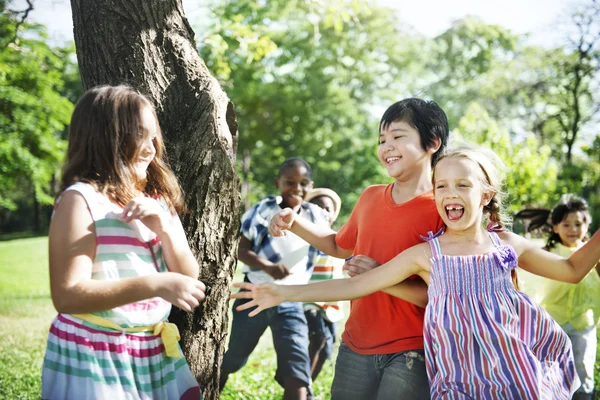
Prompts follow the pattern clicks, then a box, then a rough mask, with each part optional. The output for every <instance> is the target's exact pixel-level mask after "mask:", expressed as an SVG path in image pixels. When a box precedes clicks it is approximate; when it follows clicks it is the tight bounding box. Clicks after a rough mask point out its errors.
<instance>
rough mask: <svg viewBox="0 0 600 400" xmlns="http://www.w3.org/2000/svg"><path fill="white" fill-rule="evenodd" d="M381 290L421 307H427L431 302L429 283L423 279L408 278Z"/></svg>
mask: <svg viewBox="0 0 600 400" xmlns="http://www.w3.org/2000/svg"><path fill="white" fill-rule="evenodd" d="M381 291H382V292H384V293H387V294H389V295H392V296H394V297H398V298H399V299H402V300H404V301H408V302H409V303H411V304H414V305H415V306H417V307H421V308H425V307H427V303H428V302H429V296H428V295H427V284H426V283H425V282H423V280H421V279H414V280H406V281H404V282H400V283H397V284H395V285H394V286H390V287H388V288H385V289H382V290H381Z"/></svg>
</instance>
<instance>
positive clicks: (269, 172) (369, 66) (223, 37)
mask: <svg viewBox="0 0 600 400" xmlns="http://www.w3.org/2000/svg"><path fill="white" fill-rule="evenodd" d="M366 4H367V3H366V2H363V1H353V2H347V1H337V2H333V3H327V2H303V1H269V2H255V1H250V0H245V1H230V2H225V3H224V4H223V5H222V6H221V7H219V8H218V9H216V11H215V23H214V25H213V26H212V28H210V29H209V32H208V33H207V35H206V38H205V39H204V40H203V41H202V43H201V48H200V50H201V54H202V57H203V59H204V60H205V61H206V64H207V65H208V67H209V68H210V69H211V70H212V71H213V73H214V74H215V75H216V76H217V77H218V78H219V80H220V81H221V83H222V85H223V86H224V88H225V90H226V91H227V93H228V95H229V97H230V98H231V99H232V101H233V103H234V104H235V107H236V113H237V117H238V122H239V124H240V141H239V154H243V152H244V151H247V152H248V153H249V155H250V159H251V163H250V171H249V175H248V180H249V181H250V184H251V187H252V190H251V196H252V197H251V203H252V202H255V201H257V200H258V199H259V198H261V197H263V196H264V195H265V194H268V193H273V192H274V190H275V188H274V187H273V186H272V182H273V181H274V179H275V178H276V173H277V169H278V166H279V165H280V164H281V162H283V161H284V160H285V159H286V158H288V157H292V156H300V157H303V158H305V159H306V160H307V161H308V162H309V163H310V164H311V165H312V166H313V171H314V174H313V175H314V178H315V181H316V185H318V186H328V187H331V188H333V189H334V190H336V191H338V192H339V193H340V195H341V196H342V198H343V200H344V210H345V211H346V212H347V211H348V210H349V209H350V208H351V206H352V205H353V204H354V201H355V200H356V198H357V197H358V195H359V193H360V192H361V191H362V190H363V189H364V187H365V186H366V185H367V183H368V182H372V181H377V180H380V179H381V175H380V173H381V169H380V167H379V163H378V161H377V158H376V156H375V154H376V145H377V136H378V132H377V120H376V119H375V118H374V117H373V116H372V115H371V113H370V112H369V109H368V106H369V104H373V103H376V102H377V101H378V99H382V98H387V97H389V95H390V92H389V91H390V89H391V88H392V87H393V85H394V77H395V76H397V75H399V74H400V73H401V72H402V71H403V69H404V68H405V67H406V66H407V65H409V64H410V57H408V56H407V54H408V53H410V52H412V51H414V49H413V48H412V47H411V45H410V44H407V43H410V41H408V40H402V38H404V37H405V35H404V34H402V33H401V32H400V31H398V30H397V29H396V28H395V26H396V24H395V19H394V18H393V14H392V13H390V12H389V10H385V9H381V8H375V7H368V6H367V5H366ZM386 101H389V100H386Z"/></svg>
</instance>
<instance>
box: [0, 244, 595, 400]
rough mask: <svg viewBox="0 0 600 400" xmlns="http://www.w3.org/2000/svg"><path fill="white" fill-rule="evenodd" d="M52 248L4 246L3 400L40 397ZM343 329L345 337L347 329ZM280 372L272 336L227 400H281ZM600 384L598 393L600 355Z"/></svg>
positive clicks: (324, 385) (324, 395)
mask: <svg viewBox="0 0 600 400" xmlns="http://www.w3.org/2000/svg"><path fill="white" fill-rule="evenodd" d="M47 246H48V239H47V238H46V237H35V238H27V239H18V240H7V241H0V274H1V275H0V276H1V277H2V280H1V281H0V399H11V400H12V399H39V397H40V392H41V369H42V360H43V357H44V351H45V346H46V338H47V332H48V327H49V326H50V322H51V321H52V318H54V316H55V314H56V312H55V310H54V307H53V306H52V301H51V299H50V290H49V282H48V251H47ZM238 280H239V279H238ZM338 328H340V329H338V331H341V328H342V326H341V325H338ZM338 343H339V341H338ZM599 347H600V346H599ZM334 357H335V355H334ZM275 369H276V359H275V353H274V351H273V349H272V340H271V335H270V332H269V331H267V332H266V333H265V334H264V335H263V337H262V338H261V340H260V342H259V344H258V346H257V348H256V350H255V351H254V352H253V353H252V355H251V356H250V359H249V361H248V364H247V365H246V366H245V367H244V368H243V369H242V370H240V371H238V372H237V373H235V374H232V375H230V376H229V380H228V382H227V386H226V387H225V389H224V390H223V393H222V394H221V399H223V400H234V399H235V400H238V399H241V400H245V399H248V400H259V399H260V400H268V399H281V397H282V395H283V389H282V388H281V387H280V386H279V385H278V384H277V383H276V382H275V380H274V379H273V377H274V376H275ZM595 378H596V391H597V392H598V391H599V389H600V351H599V352H598V358H597V362H596V368H595ZM332 379H333V363H332V362H331V361H330V362H327V363H326V364H325V366H324V367H323V371H322V372H321V375H319V378H318V379H317V381H316V382H315V383H314V394H315V399H329V397H330V396H329V388H330V386H331V381H332Z"/></svg>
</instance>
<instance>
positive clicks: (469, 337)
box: [424, 232, 580, 400]
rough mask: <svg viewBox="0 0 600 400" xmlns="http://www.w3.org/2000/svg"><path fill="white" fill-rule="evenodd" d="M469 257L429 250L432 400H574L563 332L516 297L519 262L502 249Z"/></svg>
mask: <svg viewBox="0 0 600 400" xmlns="http://www.w3.org/2000/svg"><path fill="white" fill-rule="evenodd" d="M489 234H490V237H491V239H492V241H493V242H494V244H495V247H496V250H495V251H494V252H492V253H487V254H481V255H467V256H446V255H444V254H443V253H442V249H441V248H440V243H439V241H438V239H437V237H436V236H434V235H430V238H429V239H428V240H429V243H430V245H431V250H432V254H433V256H432V258H431V263H432V266H431V275H430V284H429V292H428V293H429V304H428V306H427V310H426V315H425V330H424V337H425V352H426V357H427V374H428V376H429V382H430V385H431V398H432V399H434V400H435V399H468V398H469V399H528V400H534V399H545V400H558V399H565V400H566V399H571V395H572V394H573V393H574V392H575V390H576V389H577V388H578V387H579V384H580V382H579V378H578V377H577V374H576V371H575V364H574V361H573V354H572V350H571V344H570V341H569V338H568V337H567V335H566V334H565V333H564V332H563V331H562V329H561V328H560V326H559V325H558V324H557V323H556V322H555V321H554V320H553V319H552V317H550V315H548V314H547V313H546V312H545V311H544V310H543V309H542V308H541V307H539V306H538V305H537V304H536V303H534V302H533V301H532V300H531V299H530V298H529V297H527V296H526V295H525V294H523V293H521V292H518V291H517V290H515V289H514V287H513V285H512V281H511V275H510V271H511V269H513V268H516V267H517V256H516V254H515V252H514V249H513V248H512V247H510V246H505V245H502V243H501V241H500V239H499V238H498V236H497V234H496V233H495V232H490V233H489Z"/></svg>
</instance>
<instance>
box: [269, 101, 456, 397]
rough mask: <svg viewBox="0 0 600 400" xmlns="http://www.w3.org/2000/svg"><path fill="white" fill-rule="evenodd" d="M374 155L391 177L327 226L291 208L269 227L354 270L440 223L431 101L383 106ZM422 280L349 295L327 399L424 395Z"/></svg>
mask: <svg viewBox="0 0 600 400" xmlns="http://www.w3.org/2000/svg"><path fill="white" fill-rule="evenodd" d="M379 132H380V133H379V149H378V152H377V154H378V158H379V161H380V162H381V163H382V164H383V166H384V167H385V168H386V170H387V173H388V175H389V176H390V177H392V178H394V182H393V183H391V184H387V185H373V186H369V187H368V188H366V189H365V191H364V192H363V193H362V195H361V197H360V198H359V199H358V201H357V203H356V205H355V207H354V210H353V211H352V214H351V215H350V218H349V220H348V221H347V222H346V224H345V225H344V226H343V227H342V228H341V229H340V231H339V232H337V233H336V232H335V231H333V230H331V229H327V228H326V227H324V226H319V225H316V224H313V223H311V222H309V221H307V220H305V219H303V218H299V217H298V216H296V215H294V213H293V212H291V210H289V209H284V210H282V211H280V212H279V213H277V214H275V215H274V216H273V218H272V219H271V223H270V232H271V234H272V235H273V236H282V235H284V234H285V230H290V231H291V232H293V233H295V234H296V235H298V236H300V237H301V238H303V239H304V240H306V241H307V242H308V243H310V244H311V245H313V246H314V247H316V248H317V249H319V250H321V251H323V252H324V253H326V254H329V255H331V256H334V257H338V258H348V257H351V256H353V258H352V259H351V260H350V261H348V262H347V263H346V266H345V268H346V269H348V271H349V273H350V274H351V275H352V274H357V273H362V272H364V271H366V270H369V269H371V268H373V267H376V266H378V265H380V264H383V263H385V262H387V261H389V260H391V259H392V258H393V257H394V256H396V255H397V254H398V253H400V252H402V251H403V250H405V249H407V248H409V247H411V246H414V245H416V244H418V243H420V242H422V241H423V239H422V236H426V234H427V232H429V231H433V232H437V231H438V230H440V229H441V228H442V225H443V223H442V220H441V218H440V217H439V215H438V213H437V211H436V207H435V202H434V200H433V186H432V183H431V166H432V163H433V162H434V161H435V160H436V158H437V157H438V155H439V154H440V152H441V151H442V150H443V149H444V148H445V146H446V143H447V141H448V136H449V132H448V120H447V117H446V114H445V113H444V111H443V110H442V109H441V108H440V107H439V106H438V105H437V104H436V103H434V102H431V101H424V100H421V99H416V98H409V99H404V100H401V101H399V102H397V103H394V104H393V105H392V106H390V107H389V108H388V109H387V110H386V111H385V113H384V114H383V116H382V118H381V122H380V124H379ZM426 304H427V286H426V285H425V283H424V282H423V281H421V280H420V279H418V278H416V279H414V280H411V281H406V282H403V283H400V284H398V285H396V286H394V287H392V288H388V289H386V290H385V293H384V292H377V293H373V294H371V295H368V296H365V297H363V298H360V299H357V300H353V301H352V304H351V308H350V316H349V317H348V321H347V322H346V327H345V331H344V333H343V334H342V343H341V345H340V349H339V353H338V357H337V360H336V365H335V376H334V380H333V384H332V388H331V398H332V400H354V399H355V400H364V399H378V400H384V399H385V400H387V399H397V398H399V396H400V397H401V398H402V399H406V400H413V399H414V400H423V399H428V398H429V385H428V381H427V372H426V370H425V359H424V352H423V348H424V344H423V318H424V314H425V310H424V308H423V307H425V305H426Z"/></svg>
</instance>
